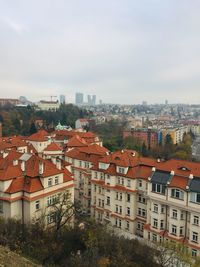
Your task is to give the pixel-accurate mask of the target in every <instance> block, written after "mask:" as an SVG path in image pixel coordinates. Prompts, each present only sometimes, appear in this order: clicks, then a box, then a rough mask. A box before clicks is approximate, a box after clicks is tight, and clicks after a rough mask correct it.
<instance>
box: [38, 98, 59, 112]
mask: <svg viewBox="0 0 200 267" xmlns="http://www.w3.org/2000/svg"><path fill="white" fill-rule="evenodd" d="M37 106H38V108H39V109H41V110H52V111H55V110H57V109H59V106H60V104H59V102H58V101H45V100H41V101H40V102H38V104H37Z"/></svg>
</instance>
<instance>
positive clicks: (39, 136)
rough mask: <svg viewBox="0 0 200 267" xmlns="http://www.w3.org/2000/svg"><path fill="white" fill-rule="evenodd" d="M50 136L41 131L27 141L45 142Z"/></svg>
mask: <svg viewBox="0 0 200 267" xmlns="http://www.w3.org/2000/svg"><path fill="white" fill-rule="evenodd" d="M48 136H49V134H48V133H47V132H46V131H45V130H39V131H38V132H37V133H34V134H32V135H31V136H29V137H28V138H27V139H28V140H29V141H36V142H45V141H47V140H48V138H47V137H48Z"/></svg>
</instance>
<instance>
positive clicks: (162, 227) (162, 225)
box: [160, 220, 164, 230]
mask: <svg viewBox="0 0 200 267" xmlns="http://www.w3.org/2000/svg"><path fill="white" fill-rule="evenodd" d="M163 229H164V220H161V221H160V230H163Z"/></svg>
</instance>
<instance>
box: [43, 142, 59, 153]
mask: <svg viewBox="0 0 200 267" xmlns="http://www.w3.org/2000/svg"><path fill="white" fill-rule="evenodd" d="M44 151H61V152H62V148H61V147H60V146H59V145H58V144H56V143H55V142H52V143H51V144H49V145H48V146H47V147H46V148H45V149H44Z"/></svg>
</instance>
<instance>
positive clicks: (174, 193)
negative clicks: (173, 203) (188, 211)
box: [171, 189, 184, 200]
mask: <svg viewBox="0 0 200 267" xmlns="http://www.w3.org/2000/svg"><path fill="white" fill-rule="evenodd" d="M171 197H174V198H178V199H181V200H183V199H184V193H183V191H181V190H179V189H172V191H171Z"/></svg>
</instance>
